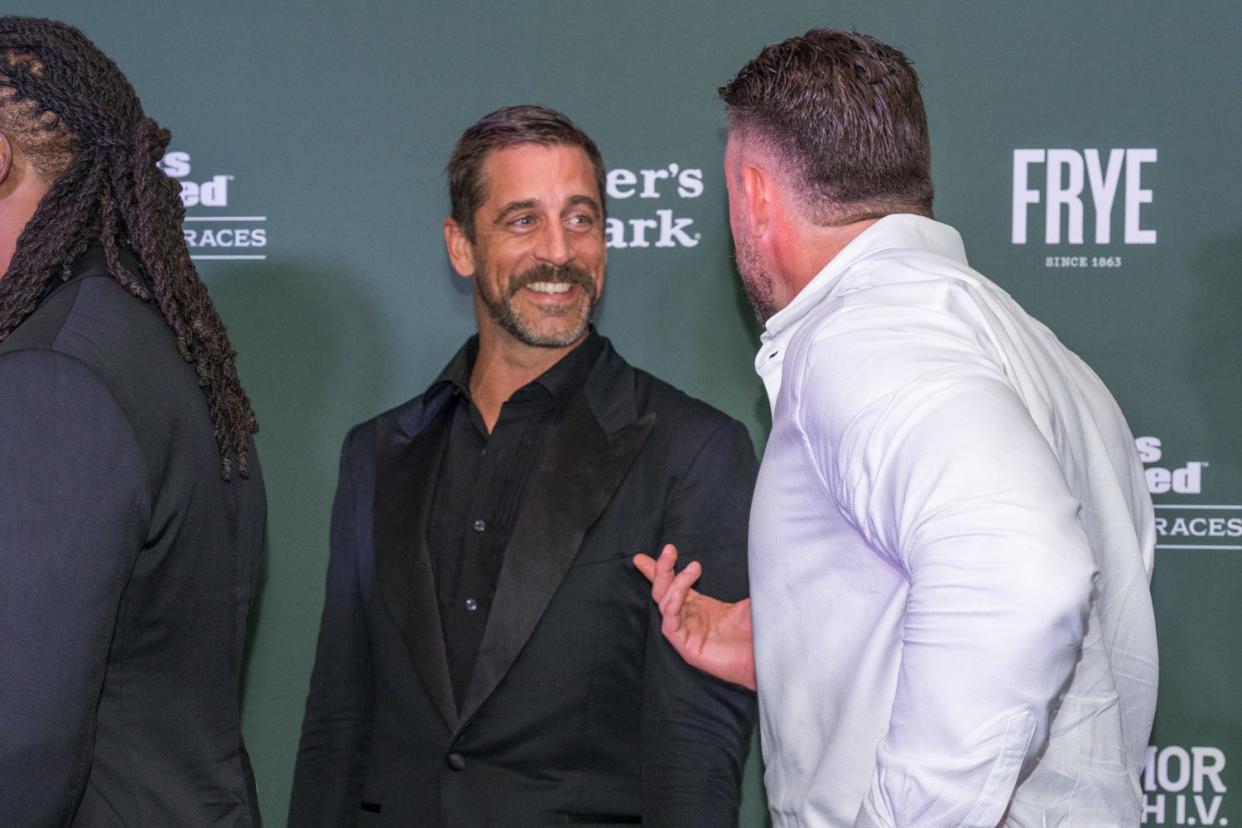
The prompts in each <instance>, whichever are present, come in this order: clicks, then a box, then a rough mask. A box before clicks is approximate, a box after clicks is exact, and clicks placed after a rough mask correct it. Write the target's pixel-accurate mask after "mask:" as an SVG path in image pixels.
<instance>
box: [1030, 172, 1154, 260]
mask: <svg viewBox="0 0 1242 828" xmlns="http://www.w3.org/2000/svg"><path fill="white" fill-rule="evenodd" d="M1154 163H1156V150H1155V149H1112V150H1107V151H1106V152H1105V151H1101V150H1098V149H1084V150H1082V151H1079V150H1076V149H1016V150H1014V151H1013V243H1014V244H1026V240H1027V225H1028V219H1029V217H1030V215H1031V212H1032V208H1033V207H1035V205H1039V204H1041V203H1042V204H1043V207H1044V209H1043V213H1044V241H1045V242H1046V243H1048V244H1061V243H1062V240H1064V242H1065V243H1068V244H1082V243H1083V239H1084V234H1085V230H1086V212H1087V211H1086V204H1087V203H1089V204H1090V205H1091V208H1092V211H1093V214H1094V223H1093V227H1092V231H1093V234H1094V241H1095V243H1096V244H1109V243H1111V242H1112V233H1113V212H1114V208H1115V207H1116V206H1117V203H1118V201H1119V200H1120V202H1121V204H1122V213H1123V227H1124V230H1123V237H1122V238H1123V240H1124V242H1125V243H1126V244H1155V243H1156V231H1155V230H1153V229H1151V228H1149V227H1144V226H1143V215H1142V212H1141V208H1142V207H1143V205H1144V204H1150V203H1151V202H1152V191H1151V190H1150V189H1149V188H1146V187H1144V186H1143V168H1144V166H1146V165H1150V164H1154ZM1040 167H1042V168H1043V169H1042V171H1041V170H1040V169H1039V168H1040ZM1041 172H1042V175H1041V174H1040V173H1041Z"/></svg>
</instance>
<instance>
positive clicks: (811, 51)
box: [720, 29, 933, 225]
mask: <svg viewBox="0 0 1242 828" xmlns="http://www.w3.org/2000/svg"><path fill="white" fill-rule="evenodd" d="M720 97H721V99H722V100H723V101H724V103H725V107H726V109H727V111H728V118H729V134H730V137H731V138H733V139H734V140H736V141H740V142H742V143H743V144H745V145H746V146H748V147H751V148H755V149H758V150H760V151H763V152H764V153H765V154H766V155H767V156H768V157H769V158H771V159H772V160H773V161H774V162H775V163H777V164H778V165H779V166H780V168H781V171H782V172H783V173H784V174H785V177H786V179H787V181H788V182H789V183H790V186H791V188H792V189H793V191H794V193H795V195H796V196H797V200H798V202H799V203H800V205H801V206H802V207H803V208H804V212H805V214H806V217H807V218H808V219H809V220H810V221H812V222H814V223H816V224H821V225H840V224H847V223H850V222H853V221H858V220H861V219H866V218H876V217H879V216H883V215H887V214H889V213H898V212H912V213H919V214H922V215H927V216H930V215H931V205H932V195H933V190H932V181H931V148H930V145H929V143H928V137H927V115H926V113H925V112H924V110H923V98H922V96H921V95H920V94H919V80H918V76H917V75H916V74H915V72H914V68H913V67H912V66H911V64H910V61H909V60H908V59H907V58H906V56H905V55H903V54H902V53H901V52H899V51H898V50H896V49H894V48H893V47H891V46H888V45H886V44H884V43H881V42H880V41H878V40H876V39H875V38H873V37H869V36H867V35H861V34H857V33H854V32H842V31H836V30H833V29H812V30H810V31H809V32H807V33H806V34H804V35H802V36H801V37H793V38H790V39H789V40H786V41H784V42H782V43H776V44H773V45H771V46H768V47H767V48H765V49H764V50H763V51H762V52H760V53H759V56H758V57H756V58H755V59H754V60H752V61H750V63H748V64H746V65H745V66H743V67H742V69H741V71H740V72H738V73H737V76H736V77H735V78H734V79H733V80H731V81H730V82H729V83H728V84H726V85H725V86H722V87H721V88H720Z"/></svg>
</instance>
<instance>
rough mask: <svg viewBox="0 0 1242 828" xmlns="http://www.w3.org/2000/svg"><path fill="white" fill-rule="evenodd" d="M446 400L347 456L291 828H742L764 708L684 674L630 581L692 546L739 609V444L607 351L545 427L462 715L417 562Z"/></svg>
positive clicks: (370, 430)
mask: <svg viewBox="0 0 1242 828" xmlns="http://www.w3.org/2000/svg"><path fill="white" fill-rule="evenodd" d="M442 387H443V386H442ZM446 393H449V392H447V390H446ZM444 399H445V398H444V397H443V396H440V395H438V394H435V395H432V396H423V397H418V398H416V399H414V400H412V401H410V402H409V403H406V404H405V405H403V406H401V407H399V408H396V409H394V410H392V411H389V412H388V413H386V414H383V415H381V416H379V417H377V418H376V419H374V420H371V421H369V422H366V423H363V424H362V425H360V426H358V427H357V428H355V429H354V430H353V431H351V432H350V434H349V436H348V437H347V438H346V440H345V447H344V451H343V453H342V458H341V477H340V486H339V488H338V490H337V496H336V501H335V505H334V507H333V521H332V555H331V559H330V562H329V566H328V577H327V593H326V598H325V604H324V612H323V619H322V626H321V629H320V638H319V647H318V652H317V655H316V660H315V669H314V675H313V677H312V680H311V689H310V694H309V697H308V699H307V704H306V718H305V721H304V724H303V729H302V741H301V746H300V749H299V753H298V761H297V769H296V773H295V778H294V785H293V800H292V809H291V812H290V819H289V822H290V824H291V825H294V826H308V825H331V826H339V825H374V826H380V825H390V826H398V825H400V826H410V825H417V826H486V825H497V826H527V825H546V824H609V823H620V824H626V823H639V822H640V821H641V823H642V824H645V825H658V826H670V827H673V826H675V828H690V827H691V826H696V825H702V826H723V825H735V824H736V822H737V806H738V797H739V785H740V779H741V771H742V763H743V759H744V754H745V749H746V745H747V742H748V736H749V733H750V728H751V724H752V721H753V715H754V705H753V695H752V694H750V693H749V692H747V691H745V690H742V689H741V688H737V687H734V686H732V685H727V684H725V683H723V682H719V681H717V680H715V679H712V678H710V677H708V676H707V675H705V674H703V673H700V672H698V671H697V670H694V669H693V668H690V667H687V666H686V665H685V664H684V663H683V662H682V660H681V659H680V658H679V657H678V656H677V654H676V653H675V652H674V651H673V649H672V648H671V647H670V646H669V645H668V643H667V642H666V641H665V640H664V639H663V637H662V636H661V633H660V621H659V614H658V611H657V609H656V608H655V605H654V604H653V602H652V601H651V597H650V588H649V586H648V585H647V582H646V581H645V580H644V579H643V577H642V575H641V574H639V573H638V572H637V571H636V570H635V569H634V568H633V566H632V564H631V563H630V558H631V556H632V555H633V554H634V553H635V552H637V551H643V550H645V551H649V552H652V551H657V550H658V548H659V546H660V544H662V543H665V542H673V543H677V544H678V545H679V547H680V549H681V550H682V554H683V560H689V559H692V558H697V559H699V560H701V561H702V562H703V563H704V566H705V569H706V575H705V576H704V583H703V588H704V589H705V590H706V591H707V592H709V593H711V594H712V595H715V596H718V597H721V598H725V599H731V600H733V599H739V598H742V597H744V596H745V594H746V592H747V587H746V533H747V519H748V512H749V504H750V495H751V488H752V485H753V482H754V474H755V465H756V464H755V457H754V452H753V449H752V448H751V444H750V440H749V438H748V436H747V434H746V430H745V428H744V427H743V426H742V425H741V424H739V423H737V422H736V421H734V420H731V419H729V418H727V417H726V416H724V415H723V414H721V413H720V412H718V411H716V410H714V409H712V408H710V407H708V406H707V405H705V404H703V403H701V402H698V401H696V400H693V399H691V398H689V397H687V396H686V395H684V394H682V393H681V392H679V391H677V390H676V389H674V388H672V387H671V386H669V385H667V384H666V383H663V382H661V381H659V380H657V379H655V378H653V377H652V376H650V375H649V374H646V373H644V372H642V371H638V370H635V369H634V368H632V367H630V366H629V365H628V364H626V363H625V362H624V361H623V360H622V359H621V358H620V357H619V356H617V354H616V353H615V352H614V351H613V350H612V347H611V345H608V344H605V347H604V349H603V351H602V353H601V355H600V356H599V358H598V359H597V361H596V363H595V364H594V366H593V367H592V369H591V373H590V375H589V377H588V380H587V382H586V385H585V387H584V388H583V389H582V391H581V392H579V393H578V394H577V395H576V396H575V397H574V398H573V399H572V400H571V402H570V403H569V404H568V405H567V406H566V408H565V411H564V413H563V415H562V416H561V418H560V419H559V420H558V421H557V422H555V423H554V424H553V426H552V432H551V434H550V435H549V442H548V449H547V451H546V453H545V455H544V457H543V459H542V461H541V463H540V466H539V468H538V469H537V471H536V473H535V478H534V480H533V481H532V483H531V488H530V491H529V493H528V495H527V497H526V500H525V502H524V503H523V505H522V508H521V512H520V515H519V519H518V521H517V523H516V525H515V527H514V530H513V534H512V537H511V540H510V543H509V545H508V547H507V548H506V550H505V557H504V563H503V566H502V569H501V574H500V579H499V584H498V586H497V590H496V597H495V602H494V604H493V606H492V609H491V613H490V615H489V617H488V622H487V628H486V631H485V633H484V637H483V641H482V644H481V646H480V650H479V656H478V661H477V662H476V665H475V669H474V674H473V677H472V679H471V684H470V686H469V688H468V690H467V693H466V697H465V699H464V702H463V705H462V709H461V710H460V711H458V709H457V706H456V704H455V702H454V698H453V692H452V688H451V685H450V682H449V675H448V668H447V663H446V659H445V652H444V641H443V635H442V632H441V627H440V620H439V616H438V610H437V603H436V593H435V586H434V583H433V578H432V571H431V563H430V557H429V555H428V550H427V548H426V545H427V520H428V510H429V508H430V503H431V498H432V493H433V491H434V488H435V487H434V481H435V478H436V470H437V467H438V464H439V463H440V457H439V456H438V455H439V454H440V447H441V446H442V445H443V443H444V441H443V440H442V439H441V436H442V430H443V429H444V428H446V427H447V422H448V419H449V418H448V417H446V416H442V415H441V412H442V410H443V409H444V408H445V406H444V405H443V403H444Z"/></svg>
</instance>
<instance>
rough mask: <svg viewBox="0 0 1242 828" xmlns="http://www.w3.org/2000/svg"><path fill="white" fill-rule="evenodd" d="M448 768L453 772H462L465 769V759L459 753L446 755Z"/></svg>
mask: <svg viewBox="0 0 1242 828" xmlns="http://www.w3.org/2000/svg"><path fill="white" fill-rule="evenodd" d="M448 766H449V768H450V769H452V770H455V771H463V770H465V769H466V757H464V756H462V755H461V754H460V753H456V752H454V753H450V754H449V755H448Z"/></svg>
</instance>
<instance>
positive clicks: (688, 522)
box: [642, 420, 757, 828]
mask: <svg viewBox="0 0 1242 828" xmlns="http://www.w3.org/2000/svg"><path fill="white" fill-rule="evenodd" d="M756 471H757V468H756V463H755V454H754V449H753V448H752V447H751V443H750V437H749V435H748V434H747V433H746V429H745V428H744V427H743V426H742V425H741V424H740V423H737V422H734V421H732V420H730V421H728V422H726V423H724V424H723V425H721V426H720V427H719V428H718V429H716V431H715V432H714V433H713V434H712V435H711V436H710V437H709V438H708V439H707V441H706V442H705V443H704V444H703V446H702V447H701V448H700V450H699V451H698V453H697V455H696V456H695V458H694V460H693V461H692V463H691V465H690V467H689V468H688V469H687V470H686V472H685V475H684V477H683V479H682V480H681V482H680V484H679V485H678V486H677V487H676V488H675V489H674V490H673V492H672V494H671V495H670V501H669V503H668V506H667V509H666V512H665V515H666V518H665V523H664V527H663V528H664V539H665V540H666V541H667V542H668V543H675V544H677V548H678V550H679V553H680V557H681V560H683V561H685V562H687V563H688V562H689V561H691V560H698V561H700V562H701V563H702V565H703V570H704V574H703V577H702V581H701V583H700V584H699V585H698V586H699V588H700V589H702V591H703V592H704V593H705V594H709V595H712V596H713V597H716V598H720V599H722V600H727V601H736V600H740V599H742V598H744V597H746V595H747V594H748V592H749V589H748V585H747V574H746V544H747V530H748V524H749V515H750V498H751V493H752V491H753V489H754V482H755V475H756ZM650 613H651V616H650V618H649V619H648V632H647V648H646V652H647V655H646V664H645V667H644V669H645V677H644V681H643V687H644V694H645V698H644V700H643V733H642V743H643V751H642V764H643V768H642V778H643V809H644V814H643V816H644V824H645V825H656V826H678V827H679V828H690V826H722V825H736V824H737V814H738V801H739V797H740V786H741V777H742V765H743V762H744V760H745V755H746V748H747V745H748V742H749V737H750V731H751V726H752V724H753V721H754V713H755V704H754V694H753V693H751V692H750V691H749V690H746V689H744V688H741V687H737V686H735V685H732V684H729V683H727V682H723V681H720V680H718V679H715V678H713V677H711V676H709V675H707V674H706V673H703V672H700V671H699V670H697V669H695V668H693V667H690V666H688V665H687V664H686V663H685V662H684V661H682V659H681V658H680V656H678V655H677V653H676V651H674V650H673V648H672V646H671V645H670V644H669V643H668V642H667V641H665V639H664V637H663V635H662V634H661V633H660V615H659V609H658V608H657V607H656V605H655V604H654V603H652V604H651V608H650Z"/></svg>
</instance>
